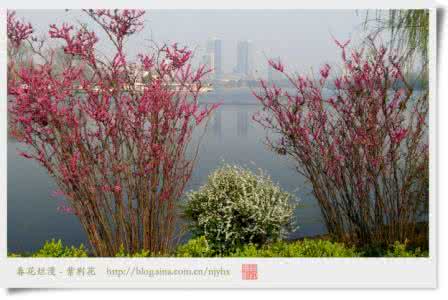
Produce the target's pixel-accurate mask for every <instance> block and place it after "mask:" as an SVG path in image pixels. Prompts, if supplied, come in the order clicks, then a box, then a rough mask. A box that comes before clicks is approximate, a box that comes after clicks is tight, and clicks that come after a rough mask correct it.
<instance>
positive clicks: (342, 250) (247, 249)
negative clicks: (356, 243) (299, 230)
mask: <svg viewBox="0 0 448 300" xmlns="http://www.w3.org/2000/svg"><path fill="white" fill-rule="evenodd" d="M176 256H180V257H215V256H222V255H220V254H218V253H216V252H213V251H212V249H211V248H210V247H209V246H208V243H207V240H206V239H205V237H203V236H201V237H198V238H195V239H191V240H190V241H188V243H187V244H184V245H181V246H179V247H178V249H177V251H176ZM225 256H228V257H356V256H359V253H358V252H356V251H355V249H354V248H348V247H346V246H345V245H344V244H341V243H333V242H330V241H326V240H309V239H305V240H303V241H295V242H287V241H278V242H274V243H269V244H265V245H263V246H257V245H255V244H247V245H242V246H241V247H238V248H236V249H234V251H232V252H231V253H228V254H227V255H225Z"/></svg>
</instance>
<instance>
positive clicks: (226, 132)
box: [8, 88, 326, 252]
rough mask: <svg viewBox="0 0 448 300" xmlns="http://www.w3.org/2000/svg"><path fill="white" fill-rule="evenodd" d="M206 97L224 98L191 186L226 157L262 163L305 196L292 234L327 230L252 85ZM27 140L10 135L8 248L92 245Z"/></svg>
mask: <svg viewBox="0 0 448 300" xmlns="http://www.w3.org/2000/svg"><path fill="white" fill-rule="evenodd" d="M202 97H203V98H204V99H205V101H206V102H216V101H221V100H223V101H224V103H225V104H223V105H221V106H220V107H219V109H218V110H217V111H216V112H215V113H214V116H213V117H212V119H211V120H210V122H209V125H208V129H207V131H206V134H205V136H204V138H203V140H202V144H201V147H200V152H199V159H198V161H197V164H196V168H195V170H194V173H193V176H192V178H191V180H190V183H189V186H188V188H187V190H190V189H197V188H198V187H199V186H201V185H202V184H204V183H205V182H206V180H207V176H208V174H210V172H212V171H213V170H214V169H216V168H218V167H219V166H222V165H223V164H224V163H228V164H239V165H242V166H245V167H247V168H250V169H253V170H257V169H262V170H264V171H265V172H266V173H268V174H269V175H270V177H271V178H272V180H273V181H274V182H275V183H278V184H279V185H280V186H281V187H282V188H283V189H285V190H286V191H289V192H290V193H292V194H293V195H295V196H296V198H297V199H298V200H299V204H300V205H299V207H298V208H297V210H296V214H295V217H296V223H297V225H298V227H299V228H298V229H297V230H296V231H295V232H293V233H291V235H290V238H298V237H303V236H311V235H318V234H323V233H325V232H326V229H325V226H324V225H323V222H322V219H321V215H320V211H319V208H318V206H317V203H316V201H315V199H314V198H313V196H312V195H311V189H310V186H309V185H308V184H306V183H305V182H304V180H303V178H301V177H300V175H299V174H298V173H297V172H296V171H295V169H294V163H293V162H292V161H290V160H288V159H287V158H285V157H284V156H278V155H276V154H275V153H273V152H271V151H269V149H268V148H267V146H266V145H265V144H264V139H265V131H264V129H263V128H262V127H261V126H260V125H258V124H257V123H255V122H254V121H253V120H252V115H253V114H254V113H255V112H256V111H257V110H259V109H260V106H258V105H257V103H256V99H255V98H254V97H253V96H252V95H251V91H250V90H249V89H243V88H242V89H226V90H221V91H220V90H217V91H214V92H211V93H207V94H205V95H203V96H202ZM20 147H21V145H20V144H19V143H17V142H16V141H14V140H8V251H10V252H23V251H34V250H36V249H37V248H38V247H39V246H41V245H42V244H43V242H44V241H45V240H49V239H52V238H56V239H62V240H63V241H64V242H65V243H66V244H68V245H79V244H80V243H84V244H85V245H89V243H88V241H87V240H86V236H85V234H84V232H83V229H82V227H81V225H80V224H79V222H78V220H77V218H76V217H75V216H73V215H69V214H64V213H61V212H59V211H58V210H57V207H58V206H59V205H60V204H61V203H62V201H63V199H61V198H60V197H59V198H58V197H55V196H54V195H53V193H54V191H55V190H57V189H58V188H57V186H56V185H55V183H54V181H53V180H52V178H50V177H49V176H48V175H47V173H46V171H45V170H44V169H43V168H42V167H41V166H39V165H38V164H37V163H36V162H34V161H31V160H27V159H25V158H23V157H21V156H19V155H18V151H17V149H20Z"/></svg>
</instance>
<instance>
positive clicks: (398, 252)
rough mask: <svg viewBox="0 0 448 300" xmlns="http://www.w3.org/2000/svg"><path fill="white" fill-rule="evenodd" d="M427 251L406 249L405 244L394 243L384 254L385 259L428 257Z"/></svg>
mask: <svg viewBox="0 0 448 300" xmlns="http://www.w3.org/2000/svg"><path fill="white" fill-rule="evenodd" d="M428 254H429V253H428V251H422V250H421V249H420V248H416V249H408V248H407V245H406V243H400V242H395V243H394V245H393V246H392V247H391V248H390V249H389V250H388V251H387V252H386V254H385V255H384V256H385V257H428Z"/></svg>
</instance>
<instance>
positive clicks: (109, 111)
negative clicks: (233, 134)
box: [7, 10, 216, 256]
mask: <svg viewBox="0 0 448 300" xmlns="http://www.w3.org/2000/svg"><path fill="white" fill-rule="evenodd" d="M84 12H85V13H86V14H87V15H88V16H89V17H90V18H92V19H93V21H94V22H95V23H97V24H98V25H100V28H102V30H104V31H105V33H106V35H105V36H107V37H108V38H109V43H110V44H112V46H113V50H112V51H113V52H114V53H113V55H112V57H104V56H102V55H101V54H100V51H98V50H97V44H98V42H99V38H98V36H97V34H96V33H95V32H94V31H89V29H88V28H87V27H86V26H84V25H83V26H80V27H79V28H75V26H71V25H69V24H67V23H64V24H63V25H61V26H57V25H51V26H50V28H49V31H48V35H49V38H48V39H51V40H52V41H51V42H48V41H44V42H45V43H40V44H39V45H38V47H33V49H34V51H35V55H34V57H36V59H35V60H34V61H31V62H30V61H27V62H20V61H17V60H15V59H14V54H15V53H16V52H17V51H15V49H17V48H19V47H22V46H23V44H24V42H25V41H26V42H27V43H28V44H29V45H34V44H35V43H37V42H36V38H35V37H34V36H33V35H32V33H33V28H32V26H31V24H25V23H23V22H21V21H19V20H17V19H16V18H15V17H14V13H13V12H11V11H8V26H7V27H8V46H9V48H8V55H9V56H8V57H9V61H8V79H9V81H8V95H9V98H8V99H11V101H10V104H9V112H10V116H11V118H10V121H11V125H10V127H11V128H12V134H13V135H14V136H15V137H16V138H17V139H18V140H19V141H20V142H23V143H25V144H26V145H27V146H28V148H29V150H28V151H27V152H22V153H21V156H23V157H24V158H27V159H32V160H35V161H37V162H38V163H39V164H40V165H41V166H42V167H44V168H45V169H46V170H47V171H48V173H49V174H50V175H51V176H52V177H53V178H54V179H55V181H56V183H57V184H58V186H59V188H60V190H61V192H62V193H63V194H64V196H65V198H66V200H67V201H68V202H69V211H71V212H72V213H73V214H75V215H76V216H77V217H78V218H79V220H80V222H81V224H82V226H83V228H84V230H85V232H86V234H87V237H88V239H89V242H90V244H91V248H92V251H93V254H94V255H95V256H115V254H116V253H118V252H119V250H120V249H119V248H120V246H121V245H123V247H124V249H125V252H126V253H139V252H141V251H142V250H145V251H146V250H147V251H150V252H151V253H168V252H169V251H171V249H172V247H173V244H174V241H173V236H174V235H175V230H176V220H177V212H176V205H177V202H178V200H179V199H180V197H181V195H182V194H183V191H184V188H185V185H186V184H187V182H188V180H189V178H190V176H191V172H192V169H193V166H194V162H195V159H196V154H197V149H198V145H197V143H194V142H192V133H193V130H194V129H195V128H197V127H198V125H200V124H202V123H204V122H205V121H206V120H207V119H208V117H209V115H210V114H211V112H212V111H213V110H214V109H215V108H216V105H213V106H208V107H200V106H199V104H198V95H199V92H200V89H201V79H202V78H203V76H204V75H205V74H206V73H207V72H208V70H206V69H205V67H204V66H200V67H198V68H197V69H193V68H192V66H191V64H190V61H191V57H192V52H191V51H190V50H189V49H187V48H183V47H179V46H178V45H177V44H174V45H171V46H167V45H163V46H161V47H157V49H155V50H154V51H152V52H149V53H143V54H141V55H139V56H138V60H137V62H135V63H133V62H132V61H131V60H130V59H129V58H128V57H126V55H125V46H126V41H127V38H128V37H129V36H131V35H133V34H135V33H136V32H139V31H140V30H141V29H142V27H143V19H142V18H143V15H144V13H145V12H144V11H140V10H84ZM57 41H60V42H61V43H60V44H58V45H59V46H60V47H61V48H62V49H63V50H64V54H63V55H65V57H66V59H62V60H61V61H62V63H63V65H62V67H61V66H60V65H58V66H56V65H55V62H54V56H55V53H56V54H59V55H60V54H61V53H60V52H57V51H56V50H57V49H56V50H55V49H53V48H50V46H49V45H52V44H55V43H57ZM44 50H46V51H44ZM142 77H146V78H149V79H148V80H147V82H146V83H144V84H142V83H141V80H140V79H141V78H142ZM187 151H189V153H192V154H191V155H187Z"/></svg>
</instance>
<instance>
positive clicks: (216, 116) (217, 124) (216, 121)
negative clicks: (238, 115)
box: [212, 109, 222, 137]
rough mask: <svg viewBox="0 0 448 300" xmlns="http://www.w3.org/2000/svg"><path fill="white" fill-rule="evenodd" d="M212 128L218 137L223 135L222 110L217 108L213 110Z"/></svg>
mask: <svg viewBox="0 0 448 300" xmlns="http://www.w3.org/2000/svg"><path fill="white" fill-rule="evenodd" d="M212 129H213V134H214V135H215V136H217V137H221V135H222V125H221V110H220V109H217V110H216V111H214V112H213V117H212Z"/></svg>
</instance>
